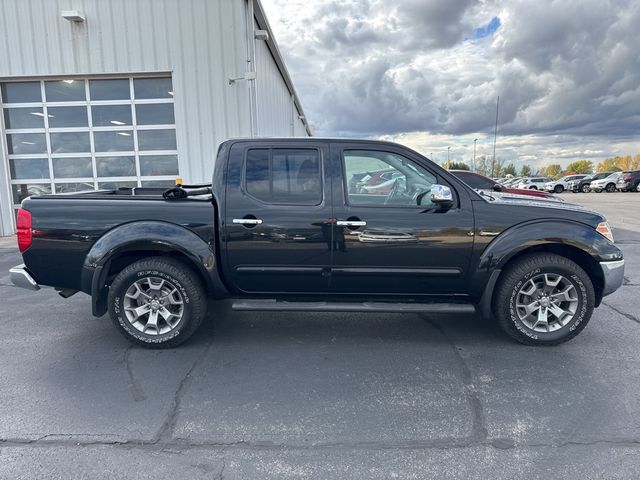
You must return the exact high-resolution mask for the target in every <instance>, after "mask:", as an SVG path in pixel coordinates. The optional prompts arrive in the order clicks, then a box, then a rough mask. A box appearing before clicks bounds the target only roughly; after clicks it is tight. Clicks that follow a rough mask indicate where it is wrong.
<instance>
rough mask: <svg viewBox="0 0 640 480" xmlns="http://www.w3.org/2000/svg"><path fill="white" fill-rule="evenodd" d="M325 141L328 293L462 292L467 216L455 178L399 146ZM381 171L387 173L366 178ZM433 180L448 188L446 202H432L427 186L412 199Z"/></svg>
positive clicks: (469, 237)
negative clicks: (329, 198) (449, 201)
mask: <svg viewBox="0 0 640 480" xmlns="http://www.w3.org/2000/svg"><path fill="white" fill-rule="evenodd" d="M331 149H332V154H331V158H332V165H333V172H335V175H334V177H333V181H334V183H333V193H334V216H335V218H336V226H335V234H334V250H335V251H334V255H333V268H332V273H331V290H330V291H331V293H332V294H340V295H344V294H355V295H359V296H369V295H371V296H375V297H380V296H411V297H416V298H418V297H423V296H430V295H443V294H444V295H449V294H454V293H463V292H465V291H466V288H467V279H468V273H469V272H468V271H469V263H470V259H471V254H472V250H473V240H474V237H473V235H474V231H473V230H474V219H473V207H472V202H471V201H470V199H469V196H468V193H467V192H466V190H465V189H464V188H463V187H462V185H460V184H459V183H457V182H449V181H447V180H446V179H444V178H442V177H441V176H440V175H439V173H437V172H435V171H432V170H431V169H430V168H429V165H428V163H429V162H427V161H426V160H424V159H421V158H420V157H418V156H416V155H415V154H413V153H412V152H410V151H407V150H405V149H402V148H400V147H394V146H391V145H383V146H381V145H375V144H367V143H363V144H358V143H353V144H350V143H346V142H345V143H338V142H336V143H334V144H332V146H331ZM389 170H391V171H392V172H391V173H390V174H389V173H388V172H389ZM380 171H384V172H385V173H386V176H387V177H388V178H389V179H391V180H392V181H391V182H390V183H388V182H387V181H381V180H380V179H378V180H367V177H371V178H372V179H376V178H378V177H379V175H378V174H377V172H380ZM363 173H365V174H366V175H363ZM358 179H360V180H358ZM362 179H364V180H362ZM435 183H439V184H443V185H446V186H449V187H450V188H451V190H452V192H453V196H454V205H453V207H452V208H450V209H448V210H441V209H438V208H436V206H435V205H434V204H432V203H431V200H430V197H429V194H428V193H427V195H425V196H424V197H422V200H421V202H420V204H418V201H417V199H416V196H415V193H416V192H422V191H425V192H429V190H430V187H431V185H432V184H435ZM454 183H455V185H454Z"/></svg>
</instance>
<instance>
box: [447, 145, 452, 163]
mask: <svg viewBox="0 0 640 480" xmlns="http://www.w3.org/2000/svg"><path fill="white" fill-rule="evenodd" d="M449 152H451V147H447V167H448V166H449V159H450V156H449Z"/></svg>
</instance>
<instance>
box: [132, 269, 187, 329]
mask: <svg viewBox="0 0 640 480" xmlns="http://www.w3.org/2000/svg"><path fill="white" fill-rule="evenodd" d="M123 306H124V311H125V316H126V317H127V321H128V322H129V323H130V324H131V325H132V326H133V327H134V328H135V329H136V330H138V331H140V332H142V333H145V334H147V335H163V334H165V333H169V332H171V331H172V330H173V329H174V328H176V326H177V325H178V323H180V320H182V316H183V314H184V299H183V297H182V294H181V293H180V290H178V289H177V288H176V286H175V285H174V284H173V283H171V282H170V281H168V280H165V279H163V278H159V277H144V278H141V279H140V280H137V281H136V282H134V283H133V284H132V285H131V286H130V287H129V288H128V289H127V292H126V293H125V295H124V299H123Z"/></svg>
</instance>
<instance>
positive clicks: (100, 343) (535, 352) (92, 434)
mask: <svg viewBox="0 0 640 480" xmlns="http://www.w3.org/2000/svg"><path fill="white" fill-rule="evenodd" d="M562 197H563V198H565V199H566V200H567V201H573V202H576V203H581V204H584V205H587V206H590V207H592V208H594V209H596V210H599V211H601V212H602V213H604V214H605V215H607V217H608V219H609V221H610V223H611V224H612V226H613V227H614V233H615V235H616V240H617V242H618V243H619V245H620V246H621V248H622V249H623V250H624V253H625V256H626V262H627V263H626V265H627V266H626V274H625V275H626V279H625V285H624V287H623V288H622V289H620V290H619V291H618V292H616V293H615V294H613V295H611V296H610V297H607V298H606V299H605V302H604V304H603V305H602V306H601V307H600V308H599V309H597V310H596V312H595V313H594V317H593V318H592V320H591V323H590V324H589V326H588V327H587V329H586V330H585V331H584V332H583V333H582V334H581V335H579V336H578V337H577V338H576V339H574V340H573V341H571V342H569V343H567V344H564V345H562V346H559V347H552V348H535V347H525V346H522V345H519V344H515V343H513V342H512V341H510V340H509V339H508V338H507V337H505V336H504V335H503V334H501V333H500V332H499V331H498V330H497V329H495V328H494V327H492V326H491V325H487V324H486V323H483V322H482V321H480V320H479V318H477V317H476V316H474V315H468V316H464V315H456V316H447V315H440V316H436V315H433V316H428V317H427V316H423V315H415V314H385V315H372V314H362V315H354V314H307V313H305V314H281V313H278V314H276V313H269V314H264V313H239V312H234V313H231V312H230V310H229V308H228V306H227V305H217V306H214V307H212V310H211V319H210V320H211V321H209V322H208V323H207V324H205V325H204V327H203V328H202V329H201V330H200V331H199V332H198V333H197V334H196V336H195V338H193V339H192V340H191V341H189V342H188V343H187V344H185V345H184V346H182V347H180V348H178V349H175V350H167V351H149V350H144V349H140V348H137V347H131V346H130V345H129V344H128V343H127V342H126V340H124V339H123V338H122V337H121V336H120V334H119V333H118V332H116V330H115V328H114V327H113V326H112V325H111V323H110V321H109V319H108V318H107V317H106V316H105V317H102V318H99V319H96V318H93V317H92V316H91V313H90V303H89V299H88V297H86V296H83V295H76V296H74V297H72V298H70V299H68V300H63V299H61V298H60V297H58V295H57V294H56V293H55V292H53V291H51V290H43V291H40V292H36V293H34V292H29V291H26V290H20V289H18V288H15V287H13V286H10V285H9V280H8V275H7V271H8V269H9V268H10V267H11V266H13V265H14V264H17V263H20V257H19V255H18V253H17V250H16V249H15V248H14V247H13V242H12V240H11V239H3V240H0V295H1V298H2V301H1V302H0V326H1V329H2V336H1V337H0V346H1V347H0V365H1V366H0V372H1V375H0V478H29V479H32V478H45V477H46V478H64V479H68V478H94V479H95V478H109V479H115V478H129V477H135V478H208V479H211V478H225V479H230V478H234V479H235V478H257V479H269V478H274V479H276V478H277V479H286V478H362V479H373V478H460V479H470V478H488V477H492V478H509V479H512V478H554V479H559V478H581V479H587V478H609V479H612V478H629V479H631V478H638V471H640V349H639V348H638V345H639V344H640V314H639V313H638V306H639V305H640V301H639V300H638V298H639V297H640V193H638V194H635V193H616V194H606V193H602V194H595V193H593V194H570V193H565V194H563V195H562Z"/></svg>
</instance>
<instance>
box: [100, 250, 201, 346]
mask: <svg viewBox="0 0 640 480" xmlns="http://www.w3.org/2000/svg"><path fill="white" fill-rule="evenodd" d="M205 314H206V297H205V292H204V289H203V288H202V284H201V282H200V281H199V279H198V278H197V277H195V275H194V274H193V272H192V271H191V270H190V269H189V268H187V267H186V266H185V265H184V264H183V263H181V262H179V261H177V260H174V259H171V258H164V257H149V258H146V259H143V260H139V261H137V262H134V263H132V264H131V265H129V266H128V267H126V268H125V269H124V270H122V271H121V272H120V273H119V274H118V275H117V276H116V278H115V279H114V281H113V283H112V284H111V288H110V289H109V315H110V316H111V320H112V321H113V323H114V324H115V326H116V327H117V328H118V330H119V331H120V333H122V334H123V335H124V336H125V337H126V338H127V339H128V340H129V341H131V342H133V343H136V344H138V345H142V346H144V347H148V348H171V347H175V346H177V345H179V344H181V343H182V342H184V341H185V340H187V339H188V338H189V337H190V336H191V335H192V334H193V333H194V332H195V331H196V330H197V329H198V327H199V326H200V324H201V323H202V320H203V319H204V316H205Z"/></svg>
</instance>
